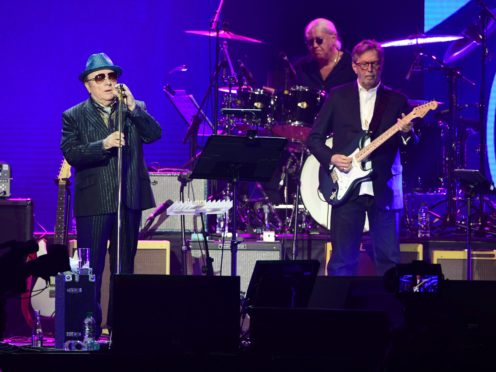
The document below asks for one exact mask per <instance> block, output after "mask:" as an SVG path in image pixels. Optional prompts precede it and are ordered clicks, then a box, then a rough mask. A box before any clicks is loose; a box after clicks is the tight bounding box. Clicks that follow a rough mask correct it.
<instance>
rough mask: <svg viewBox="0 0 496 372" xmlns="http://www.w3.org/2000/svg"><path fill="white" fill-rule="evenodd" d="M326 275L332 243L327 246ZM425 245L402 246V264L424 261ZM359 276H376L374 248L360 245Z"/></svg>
mask: <svg viewBox="0 0 496 372" xmlns="http://www.w3.org/2000/svg"><path fill="white" fill-rule="evenodd" d="M325 250H326V254H325V270H324V271H325V275H327V264H328V263H329V260H330V259H331V254H332V243H331V242H328V243H327V244H326V246H325ZM423 251H424V249H423V245H422V244H418V243H402V244H400V263H405V264H406V263H411V262H412V261H422V260H423V259H424V254H423ZM357 275H358V276H374V275H376V272H375V266H374V259H373V252H372V247H371V246H370V245H368V244H367V245H366V244H361V245H360V255H359V257H358V272H357Z"/></svg>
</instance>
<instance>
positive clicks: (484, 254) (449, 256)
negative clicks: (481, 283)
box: [431, 249, 496, 280]
mask: <svg viewBox="0 0 496 372" xmlns="http://www.w3.org/2000/svg"><path fill="white" fill-rule="evenodd" d="M431 260H432V263H435V264H441V268H442V270H443V274H444V277H445V278H446V279H452V280H466V279H467V251H466V250H459V251H454V250H438V249H435V250H432V251H431ZM472 275H473V279H475V280H496V250H488V251H472Z"/></svg>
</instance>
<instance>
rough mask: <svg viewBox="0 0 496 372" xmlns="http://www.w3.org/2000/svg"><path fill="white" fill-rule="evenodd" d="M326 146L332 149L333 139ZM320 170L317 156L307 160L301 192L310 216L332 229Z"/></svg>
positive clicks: (301, 181) (304, 166) (367, 227)
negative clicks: (320, 181)
mask: <svg viewBox="0 0 496 372" xmlns="http://www.w3.org/2000/svg"><path fill="white" fill-rule="evenodd" d="M326 145H327V146H329V147H332V138H329V139H328V140H327V141H326ZM319 168H320V163H319V162H318V160H317V159H316V158H315V156H313V155H310V156H309V157H308V158H306V160H305V163H304V164H303V167H302V169H301V175H300V192H301V199H302V200H303V205H304V206H305V208H306V209H307V211H308V212H309V213H310V216H312V218H313V219H314V220H315V221H316V222H317V223H318V224H319V225H321V226H322V227H325V228H326V229H328V230H330V229H331V205H330V204H329V203H327V202H326V201H325V200H324V197H323V196H322V194H321V192H320V191H319ZM363 231H369V220H368V218H367V217H366V218H365V225H364V227H363Z"/></svg>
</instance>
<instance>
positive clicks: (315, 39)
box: [305, 37, 324, 47]
mask: <svg viewBox="0 0 496 372" xmlns="http://www.w3.org/2000/svg"><path fill="white" fill-rule="evenodd" d="M314 42H316V43H317V45H322V43H323V42H324V39H322V38H321V37H316V38H313V39H306V40H305V43H306V44H307V46H309V47H311V46H313V43H314Z"/></svg>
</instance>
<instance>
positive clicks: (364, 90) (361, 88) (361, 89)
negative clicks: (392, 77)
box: [357, 80, 381, 93]
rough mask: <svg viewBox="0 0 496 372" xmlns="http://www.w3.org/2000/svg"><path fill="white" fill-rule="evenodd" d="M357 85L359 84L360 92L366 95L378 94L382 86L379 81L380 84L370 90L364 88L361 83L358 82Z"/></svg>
mask: <svg viewBox="0 0 496 372" xmlns="http://www.w3.org/2000/svg"><path fill="white" fill-rule="evenodd" d="M357 84H358V91H359V92H364V93H376V92H377V89H379V87H380V86H381V82H380V81H379V84H377V85H376V86H375V87H373V88H370V89H369V90H367V89H365V88H364V87H362V86H361V85H360V82H359V81H358V80H357Z"/></svg>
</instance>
